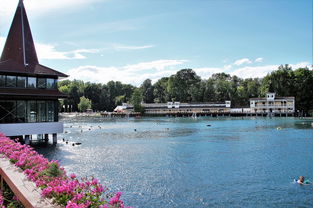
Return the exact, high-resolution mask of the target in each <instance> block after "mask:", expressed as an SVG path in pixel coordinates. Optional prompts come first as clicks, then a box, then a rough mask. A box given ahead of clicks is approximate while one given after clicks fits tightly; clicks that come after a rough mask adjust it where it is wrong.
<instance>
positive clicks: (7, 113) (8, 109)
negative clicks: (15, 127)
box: [0, 100, 16, 123]
mask: <svg viewBox="0 0 313 208" xmlns="http://www.w3.org/2000/svg"><path fill="white" fill-rule="evenodd" d="M0 109H1V110H0V112H1V114H0V123H13V122H15V120H16V102H15V101H14V100H8V101H1V102H0Z"/></svg>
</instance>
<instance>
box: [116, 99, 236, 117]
mask: <svg viewBox="0 0 313 208" xmlns="http://www.w3.org/2000/svg"><path fill="white" fill-rule="evenodd" d="M141 105H142V106H143V107H144V109H145V114H146V115H171V114H175V115H176V114H181V115H189V114H190V115H192V114H194V115H197V114H198V115H200V114H203V115H204V114H212V113H214V114H215V113H221V114H222V113H229V112H230V107H231V102H230V101H225V102H224V103H180V102H167V103H142V104H141ZM133 110H134V108H133V106H132V105H129V104H127V103H124V104H123V105H122V106H117V107H116V108H115V110H114V111H115V112H121V113H130V112H133Z"/></svg>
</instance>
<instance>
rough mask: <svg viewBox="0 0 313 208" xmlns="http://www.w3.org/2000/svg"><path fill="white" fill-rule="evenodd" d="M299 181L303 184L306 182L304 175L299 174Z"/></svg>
mask: <svg viewBox="0 0 313 208" xmlns="http://www.w3.org/2000/svg"><path fill="white" fill-rule="evenodd" d="M297 183H298V184H301V185H303V184H304V177H303V176H299V179H298V180H297Z"/></svg>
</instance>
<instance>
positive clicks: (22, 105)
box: [16, 100, 26, 123]
mask: <svg viewBox="0 0 313 208" xmlns="http://www.w3.org/2000/svg"><path fill="white" fill-rule="evenodd" d="M16 106H17V110H16V116H17V122H20V123H24V122H26V102H25V101H24V100H18V101H17V103H16Z"/></svg>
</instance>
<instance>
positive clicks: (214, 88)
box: [58, 65, 313, 113]
mask: <svg viewBox="0 0 313 208" xmlns="http://www.w3.org/2000/svg"><path fill="white" fill-rule="evenodd" d="M58 86H59V90H60V91H61V92H63V93H65V94H68V95H69V97H68V99H66V100H63V101H62V103H61V105H64V106H65V107H66V106H68V105H71V106H73V108H72V109H71V110H73V111H79V108H78V104H79V103H80V101H81V97H84V98H86V99H88V100H90V101H91V102H90V105H91V106H90V107H91V108H92V109H93V110H94V111H113V110H114V108H115V107H116V106H117V105H121V104H122V103H127V102H128V103H133V102H136V103H138V101H139V100H141V101H143V102H145V103H165V102H168V101H179V102H224V101H225V100H230V101H231V102H232V107H246V106H249V98H253V97H264V96H265V94H266V93H267V92H276V96H281V97H283V96H294V97H295V98H296V109H298V110H300V111H303V112H305V113H308V112H309V111H310V110H313V90H312V89H313V71H312V70H310V69H308V68H299V69H296V70H293V69H292V68H291V67H290V66H289V65H281V66H279V68H278V69H277V70H276V71H273V72H271V73H269V74H268V75H267V76H265V77H264V78H246V79H243V78H240V77H237V76H235V75H234V76H231V75H230V74H226V73H216V74H213V75H212V76H211V77H210V78H208V79H202V78H201V77H200V76H198V75H197V74H196V73H195V71H193V70H192V69H182V70H180V71H178V72H177V73H176V74H173V75H171V76H169V77H163V78H161V79H159V80H158V81H157V82H155V83H154V84H152V81H151V80H150V79H146V80H145V81H144V82H143V83H142V84H141V85H140V86H139V87H135V86H133V85H130V84H123V83H121V82H119V81H110V82H108V83H107V84H98V83H90V82H83V81H79V80H74V81H70V80H64V81H60V82H59V83H58ZM83 100H84V99H83ZM63 110H64V109H63ZM65 110H66V109H65Z"/></svg>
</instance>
